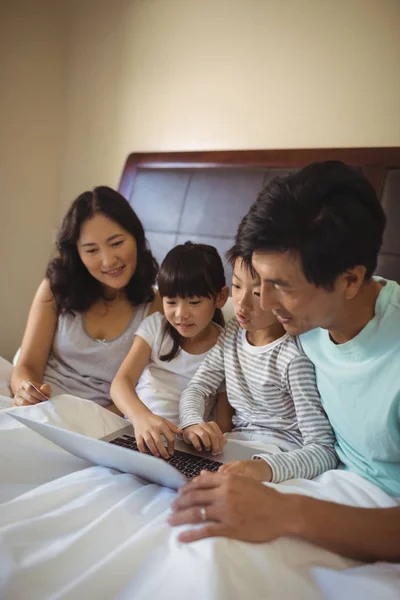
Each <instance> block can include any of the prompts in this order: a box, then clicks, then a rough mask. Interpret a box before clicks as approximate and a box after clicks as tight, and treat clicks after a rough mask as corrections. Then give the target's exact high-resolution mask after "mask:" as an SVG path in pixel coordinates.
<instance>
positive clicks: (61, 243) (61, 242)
mask: <svg viewBox="0 0 400 600" xmlns="http://www.w3.org/2000/svg"><path fill="white" fill-rule="evenodd" d="M96 213H101V214H103V215H105V216H106V217H108V218H109V219H111V220H112V221H115V222H116V223H118V224H119V225H121V227H123V228H124V229H125V230H126V231H127V232H128V233H130V234H131V235H132V236H133V237H134V238H135V241H136V246H137V266H136V270H135V273H134V274H133V276H132V278H131V279H130V281H129V283H128V284H127V286H126V288H125V292H126V295H127V297H128V299H129V300H130V301H131V302H132V304H133V306H137V305H139V304H142V303H143V302H151V301H152V300H153V299H154V290H153V285H154V283H155V280H156V276H157V271H158V263H157V261H156V260H155V258H154V257H153V255H152V253H151V251H150V249H149V248H148V245H147V241H146V238H145V233H144V230H143V225H142V223H141V222H140V220H139V218H138V216H137V215H136V213H135V211H134V210H133V208H132V207H131V206H130V204H129V202H128V201H127V200H125V198H124V197H123V196H121V194H119V193H118V192H116V191H115V190H112V189H111V188H109V187H105V186H101V187H96V188H95V189H94V190H93V191H91V192H84V193H83V194H81V195H80V196H78V198H77V199H76V200H74V202H73V203H72V205H71V207H70V209H69V210H68V212H67V214H66V215H65V217H64V219H63V222H62V225H61V229H60V231H59V233H58V235H57V248H58V252H59V255H58V256H57V257H56V258H54V259H52V260H51V261H50V263H49V264H48V267H47V273H46V277H47V278H48V279H49V282H50V288H51V291H52V293H53V296H54V298H55V302H56V307H57V311H58V313H59V314H60V313H65V312H74V311H77V312H84V311H85V310H88V309H89V308H90V306H91V305H92V304H93V303H94V302H95V301H96V300H97V299H98V298H102V297H104V289H103V286H102V284H101V283H100V282H99V281H98V280H97V279H96V278H95V277H93V276H92V275H91V274H90V273H89V271H88V270H87V268H86V267H85V265H84V264H83V262H82V260H81V258H80V256H79V253H78V249H77V243H78V240H79V236H80V232H81V227H82V224H83V223H84V222H85V221H86V220H87V219H90V218H92V217H93V216H94V215H95V214H96Z"/></svg>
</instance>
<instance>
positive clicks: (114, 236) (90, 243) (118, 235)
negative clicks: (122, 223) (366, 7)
mask: <svg viewBox="0 0 400 600" xmlns="http://www.w3.org/2000/svg"><path fill="white" fill-rule="evenodd" d="M122 235H123V234H122V233H115V234H114V235H111V236H110V237H109V238H107V240H106V241H107V242H112V241H113V240H115V238H117V237H120V236H121V237H122ZM81 246H82V248H84V247H85V246H97V244H96V242H86V244H81Z"/></svg>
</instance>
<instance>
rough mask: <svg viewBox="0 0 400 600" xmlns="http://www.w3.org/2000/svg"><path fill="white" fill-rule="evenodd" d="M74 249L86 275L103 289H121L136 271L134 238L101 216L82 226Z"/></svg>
mask: <svg viewBox="0 0 400 600" xmlns="http://www.w3.org/2000/svg"><path fill="white" fill-rule="evenodd" d="M77 249H78V253H79V256H80V257H81V260H82V262H83V264H84V265H85V267H86V268H87V270H88V271H89V273H90V274H91V275H92V276H93V277H94V278H95V279H97V281H99V282H100V283H101V284H102V285H103V286H104V288H106V289H107V288H109V289H113V290H120V289H123V288H124V287H125V286H126V285H127V284H128V283H129V281H130V279H131V277H132V276H133V275H134V273H135V271H136V265H137V246H136V240H135V238H134V237H133V236H132V235H131V234H130V233H129V232H128V231H126V229H124V228H123V227H121V225H119V224H118V223H117V222H116V221H112V220H111V219H109V218H108V217H106V215H104V214H103V213H97V214H95V215H94V216H93V217H91V218H90V219H87V220H86V221H84V222H83V224H82V227H81V232H80V236H79V240H78V242H77Z"/></svg>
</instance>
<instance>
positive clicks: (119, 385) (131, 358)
mask: <svg viewBox="0 0 400 600" xmlns="http://www.w3.org/2000/svg"><path fill="white" fill-rule="evenodd" d="M150 356H151V348H150V346H149V344H148V343H147V342H146V341H145V340H144V339H143V338H141V337H140V335H136V336H135V340H134V342H133V344H132V348H131V349H130V351H129V353H128V356H127V357H126V358H125V360H124V362H123V363H122V365H121V366H120V368H119V370H118V373H117V374H116V376H115V378H114V380H113V382H112V384H111V390H110V393H111V398H112V400H113V402H114V404H115V405H116V406H117V407H118V408H119V410H120V411H121V412H122V413H123V414H124V415H125V416H126V417H128V419H129V420H130V421H131V423H132V425H133V427H134V429H135V437H136V442H137V445H138V448H139V450H140V451H141V452H146V449H147V448H148V449H149V450H150V451H151V452H152V454H154V455H155V456H160V455H161V456H162V457H163V458H169V455H170V454H172V452H173V450H174V439H175V435H174V434H175V433H178V432H179V431H180V430H179V429H178V428H177V427H176V426H175V425H174V424H173V423H171V422H170V421H168V420H167V419H163V418H162V417H158V416H157V415H155V414H153V413H152V412H151V410H150V409H149V408H147V406H145V404H143V402H142V401H141V400H140V398H139V396H138V395H137V393H136V389H135V388H136V386H137V384H138V381H139V379H140V376H141V375H142V373H143V371H144V369H145V368H146V366H147V365H148V363H149V360H150ZM161 436H163V437H164V438H165V439H166V441H167V444H168V451H167V449H166V448H165V445H164V442H163V440H162V438H161ZM146 446H147V448H146Z"/></svg>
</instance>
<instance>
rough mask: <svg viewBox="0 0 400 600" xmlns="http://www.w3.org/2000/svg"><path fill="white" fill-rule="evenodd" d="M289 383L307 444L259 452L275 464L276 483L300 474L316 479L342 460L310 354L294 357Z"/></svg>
mask: <svg viewBox="0 0 400 600" xmlns="http://www.w3.org/2000/svg"><path fill="white" fill-rule="evenodd" d="M286 383H287V386H288V389H289V392H290V394H291V396H292V399H293V402H294V405H295V409H296V416H297V421H298V426H299V430H300V433H301V435H302V438H303V444H304V445H303V447H302V448H299V449H296V450H291V451H289V452H281V453H278V454H273V455H265V454H264V455H257V456H259V457H260V458H264V459H265V460H266V461H267V462H268V463H269V465H270V466H271V469H272V482H273V483H279V482H280V481H285V480H287V479H294V478H298V477H299V478H305V479H312V478H314V477H317V476H318V475H320V474H321V473H323V472H324V471H328V470H329V469H334V468H335V467H336V466H337V464H338V457H337V454H336V452H335V449H334V444H335V434H334V432H333V430H332V427H331V424H330V423H329V420H328V417H327V416H326V413H325V411H324V409H323V407H322V404H321V399H320V396H319V393H318V388H317V384H316V380H315V371H314V365H313V364H312V362H311V361H310V360H309V358H307V356H305V355H304V354H301V355H300V356H297V357H295V358H294V359H293V360H291V362H290V363H289V365H288V368H287V370H286Z"/></svg>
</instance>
